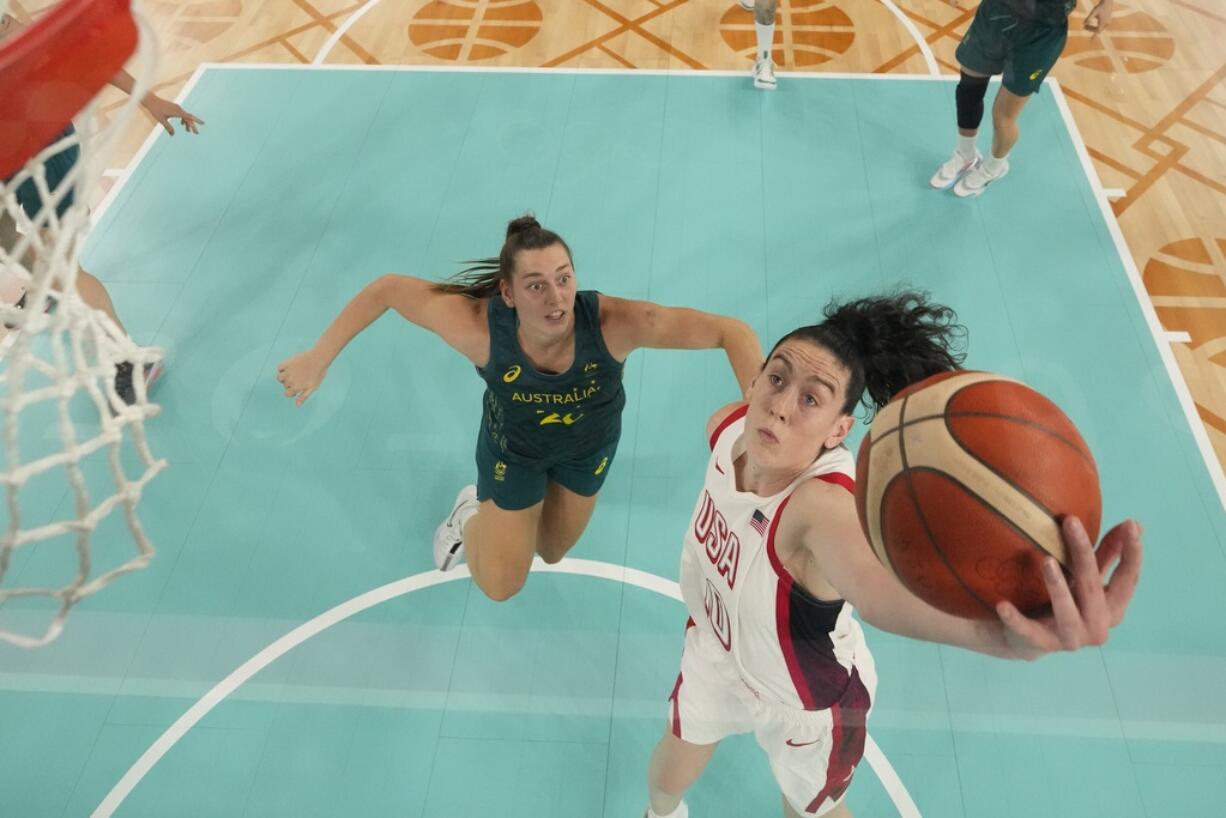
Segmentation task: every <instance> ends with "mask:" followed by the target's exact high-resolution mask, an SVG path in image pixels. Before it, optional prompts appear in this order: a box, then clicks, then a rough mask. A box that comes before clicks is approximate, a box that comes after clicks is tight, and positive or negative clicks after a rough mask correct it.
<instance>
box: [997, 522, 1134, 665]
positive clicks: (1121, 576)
mask: <svg viewBox="0 0 1226 818" xmlns="http://www.w3.org/2000/svg"><path fill="white" fill-rule="evenodd" d="M1061 527H1062V532H1063V534H1064V544H1065V547H1066V548H1067V549H1068V554H1069V558H1070V562H1071V564H1072V569H1073V571H1072V579H1071V587H1070V581H1066V580H1065V577H1064V572H1063V571H1061V570H1060V564H1059V563H1058V562H1057V561H1056V560H1054V559H1052V558H1051V557H1048V558H1047V559H1046V560H1044V562H1043V580H1044V582H1045V583H1046V585H1047V592H1048V594H1050V595H1051V607H1052V611H1051V613H1050V614H1048V615H1047V616H1044V617H1041V618H1038V619H1031V618H1029V617H1027V616H1024V615H1023V614H1022V613H1021V611H1019V610H1018V609H1017V608H1016V607H1014V605H1013V604H1012V603H1009V602H1001V603H999V604H998V605H997V606H996V613H997V614H998V615H999V616H1000V619H1001V622H1002V623H1003V624H1004V628H1005V639H1006V641H1007V643H1008V645H1009V647H1010V648H1011V650H1012V651H1013V654H1014V655H1015V656H1016V657H1017V658H1019V659H1027V660H1031V659H1037V658H1038V657H1040V656H1043V655H1044V654H1047V653H1052V652H1054V651H1058V650H1077V649H1078V648H1082V647H1085V646H1087V645H1101V644H1103V643H1104V642H1106V641H1107V636H1108V635H1109V634H1110V631H1111V629H1112V628H1114V627H1115V626H1116V625H1118V624H1120V622H1121V621H1123V619H1124V613H1125V612H1126V611H1127V610H1128V603H1129V602H1130V601H1131V600H1132V595H1133V592H1134V591H1135V590H1136V587H1137V579H1138V578H1139V577H1140V575H1141V526H1140V524H1139V523H1137V522H1136V521H1135V520H1125V521H1124V522H1122V523H1120V524H1119V525H1117V526H1116V527H1115V528H1113V529H1111V530H1110V531H1108V532H1107V533H1106V535H1105V536H1104V537H1103V539H1102V543H1101V544H1100V545H1099V547H1098V550H1097V551H1095V550H1094V544H1093V543H1092V542H1090V538H1089V536H1088V535H1087V534H1086V530H1085V528H1084V527H1083V526H1082V524H1081V521H1080V520H1078V519H1077V518H1076V517H1066V518H1065V519H1064V521H1063V522H1062V523H1061ZM1117 562H1118V563H1119V565H1118V566H1116V563H1117ZM1112 569H1114V570H1112Z"/></svg>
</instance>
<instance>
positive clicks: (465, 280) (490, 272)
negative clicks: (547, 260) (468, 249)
mask: <svg viewBox="0 0 1226 818" xmlns="http://www.w3.org/2000/svg"><path fill="white" fill-rule="evenodd" d="M555 244H560V245H562V247H563V248H565V250H566V255H568V256H570V255H571V252H570V247H569V245H567V244H566V242H565V241H563V240H562V237H561V236H559V235H558V234H557V233H555V232H553V231H552V230H546V229H545V228H543V227H541V223H540V222H538V221H537V220H536V217H535V216H533V215H531V214H525V215H523V216H520V217H519V218H517V219H512V220H511V222H510V224H508V225H507V237H506V241H504V242H503V244H502V250H501V252H499V254H498V257H497V258H483V259H474V260H472V261H468V262H465V263H466V264H470V265H472V266H471V267H466V268H465V269H463V270H461V271H460V272H459V273H457V274H456V275H454V276H452V277H451V278H450V279H448V280H447V281H445V282H443V283H440V284H435V285H434V291H435V292H440V293H450V294H453V295H463V296H466V297H468V298H492V297H493V296H495V295H498V292H499V289H500V285H501V283H502V282H503V281H510V280H511V274H512V273H513V272H514V271H515V256H516V255H518V254H519V251H520V250H541V249H543V248H545V247H552V246H553V245H555ZM572 260H573V257H572Z"/></svg>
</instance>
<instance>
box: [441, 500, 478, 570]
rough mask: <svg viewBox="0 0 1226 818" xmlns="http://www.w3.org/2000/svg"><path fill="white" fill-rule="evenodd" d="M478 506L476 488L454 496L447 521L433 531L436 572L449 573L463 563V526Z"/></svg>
mask: <svg viewBox="0 0 1226 818" xmlns="http://www.w3.org/2000/svg"><path fill="white" fill-rule="evenodd" d="M478 505H479V503H478V502H477V487H476V486H472V485H469V486H465V487H464V488H462V489H460V493H459V494H457V495H456V498H455V504H454V505H453V506H452V507H451V513H450V514H448V515H447V519H446V520H443V522H441V523H440V524H439V527H438V528H436V529H434V565H435V567H436V568H438V570H440V571H450V570H451V569H452V568H455V567H456V566H457V565H459V564H460V563H461V562H463V561H464V539H463V526H464V523H465V522H467V520H468V518H469V517H471V516H472V512H474V511H476V510H477V506H478ZM466 512H467V513H466Z"/></svg>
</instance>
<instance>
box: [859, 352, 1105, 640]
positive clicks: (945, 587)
mask: <svg viewBox="0 0 1226 818" xmlns="http://www.w3.org/2000/svg"><path fill="white" fill-rule="evenodd" d="M856 508H857V511H858V512H859V514H860V525H861V526H862V527H863V528H864V534H865V536H866V537H867V538H868V541H869V543H871V544H872V547H873V550H874V551H875V552H876V553H877V557H878V558H879V559H880V560H881V562H882V564H883V565H885V567H886V568H887V569H889V570H890V571H891V572H892V573H893V574H894V575H895V576H896V577H898V579H899V580H900V581H901V582H902V583H903V585H905V586H906V587H907V588H909V589H910V590H911V591H912V592H913V593H914V594H915V595H916V596H918V597H920V598H921V599H923V600H924V601H925V602H927V603H928V604H930V605H932V606H934V607H936V608H940V609H941V610H943V611H946V612H948V613H951V614H954V615H956V616H963V617H970V618H973V619H989V618H995V616H996V612H995V606H996V603H997V602H999V601H1001V600H1009V601H1010V602H1012V603H1013V604H1014V605H1016V606H1017V607H1018V609H1019V610H1021V611H1022V612H1024V613H1030V614H1033V613H1037V612H1040V611H1042V610H1043V609H1044V608H1045V607H1046V606H1047V605H1048V604H1049V603H1050V599H1049V597H1048V594H1047V589H1046V587H1045V586H1044V584H1043V575H1042V564H1043V560H1044V559H1045V558H1046V557H1047V556H1048V555H1049V554H1050V555H1051V556H1053V557H1055V558H1056V559H1057V560H1058V561H1059V562H1060V563H1061V564H1062V565H1064V566H1065V568H1066V569H1068V568H1069V567H1070V565H1069V561H1068V558H1067V556H1066V554H1065V548H1064V541H1063V539H1062V538H1061V536H1060V519H1061V518H1062V517H1063V516H1065V515H1070V514H1071V515H1076V516H1077V517H1078V518H1080V519H1081V521H1082V522H1083V523H1084V525H1085V528H1086V532H1087V533H1088V534H1089V536H1090V540H1091V542H1097V540H1098V528H1099V523H1100V521H1101V517H1102V496H1101V494H1100V491H1099V485H1098V470H1097V468H1096V467H1095V465H1094V458H1093V456H1092V455H1091V454H1090V450H1089V449H1088V448H1087V447H1086V444H1085V441H1084V440H1082V438H1081V435H1080V433H1078V431H1077V429H1076V427H1074V426H1073V423H1072V421H1070V420H1069V419H1068V418H1067V417H1066V416H1065V415H1064V413H1063V412H1061V411H1060V409H1059V407H1057V406H1056V405H1055V404H1054V403H1052V402H1051V401H1050V400H1048V399H1047V398H1045V397H1043V396H1042V395H1040V394H1039V393H1038V392H1036V391H1034V390H1033V389H1031V388H1030V387H1028V386H1026V385H1024V384H1021V383H1018V382H1017V381H1013V380H1010V379H1008V378H1004V377H1001V376H999V375H993V374H991V373H987V372H965V371H962V372H947V373H943V374H940V375H936V376H933V377H931V378H929V379H927V380H925V381H922V382H921V383H918V384H915V385H914V386H911V387H910V388H908V389H906V390H904V391H902V392H900V393H898V395H897V396H896V397H895V398H894V400H893V401H891V402H890V404H889V405H887V406H886V407H885V408H884V409H882V410H881V411H880V412H879V413H878V415H877V417H876V418H875V419H874V420H873V424H872V427H871V428H870V430H869V434H868V436H867V437H865V439H864V441H863V443H861V445H860V453H859V456H858V458H857V461H856Z"/></svg>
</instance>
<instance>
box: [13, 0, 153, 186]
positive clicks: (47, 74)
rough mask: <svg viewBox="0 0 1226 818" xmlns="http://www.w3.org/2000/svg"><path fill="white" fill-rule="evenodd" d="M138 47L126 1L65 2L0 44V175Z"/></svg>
mask: <svg viewBox="0 0 1226 818" xmlns="http://www.w3.org/2000/svg"><path fill="white" fill-rule="evenodd" d="M136 44H137V28H136V20H135V19H134V17H133V16H132V8H131V0H62V2H60V3H59V4H58V5H56V6H55V7H54V8H52V9H51V10H50V11H48V12H47V13H46V14H44V15H43V16H42V17H40V18H39V19H38V20H36V21H35V22H34V23H33V24H31V25H30V26H28V27H26V28H24V29H22V30H21V31H19V32H17V33H16V34H15V35H13V36H12V37H10V38H9V39H8V40H6V41H5V42H3V43H0V179H6V180H7V179H8V178H9V177H11V176H12V175H13V174H15V173H16V172H17V171H18V170H20V169H21V168H22V166H24V165H25V163H26V162H28V161H29V160H30V158H31V157H33V156H34V155H36V154H37V153H38V152H39V151H41V150H42V149H43V148H45V147H46V146H47V145H48V144H50V143H51V142H52V141H54V139H55V138H56V136H58V135H59V134H60V133H61V132H63V130H64V129H65V128H66V127H67V126H68V125H69V123H71V122H72V119H73V117H75V116H76V115H77V114H78V113H80V112H81V110H83V109H84V108H85V106H86V105H88V104H89V102H90V100H92V99H93V98H94V97H96V96H97V95H98V92H100V91H101V90H102V89H103V88H104V87H106V85H107V83H109V82H110V81H111V80H112V79H113V78H114V77H115V75H116V74H117V73H119V71H120V69H122V68H123V66H124V64H125V63H126V62H127V61H128V58H129V57H131V56H132V54H133V53H135V51H136Z"/></svg>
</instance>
